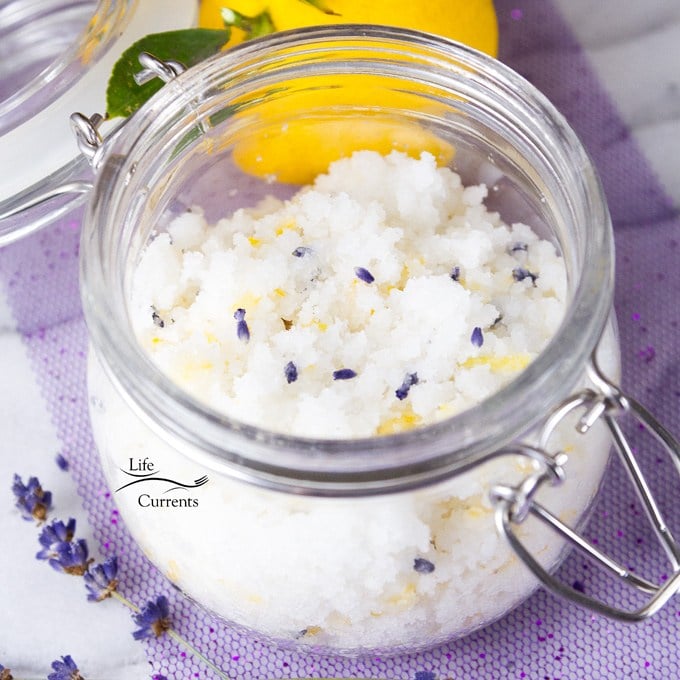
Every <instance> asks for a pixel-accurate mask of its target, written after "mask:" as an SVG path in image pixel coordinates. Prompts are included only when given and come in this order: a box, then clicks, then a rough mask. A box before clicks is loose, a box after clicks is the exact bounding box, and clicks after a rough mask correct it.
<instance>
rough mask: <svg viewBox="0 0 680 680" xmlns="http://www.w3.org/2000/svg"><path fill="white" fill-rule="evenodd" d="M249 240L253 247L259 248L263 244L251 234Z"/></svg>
mask: <svg viewBox="0 0 680 680" xmlns="http://www.w3.org/2000/svg"><path fill="white" fill-rule="evenodd" d="M248 241H249V242H250V245H251V246H253V248H258V247H259V246H261V245H262V241H261V240H260V239H259V238H256V237H255V236H249V237H248Z"/></svg>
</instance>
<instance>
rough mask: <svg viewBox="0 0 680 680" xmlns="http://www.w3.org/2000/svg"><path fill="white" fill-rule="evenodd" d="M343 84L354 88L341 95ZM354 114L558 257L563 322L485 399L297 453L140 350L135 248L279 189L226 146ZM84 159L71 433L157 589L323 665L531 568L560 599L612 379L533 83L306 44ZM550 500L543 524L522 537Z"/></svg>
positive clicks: (266, 55) (249, 52) (577, 233)
mask: <svg viewBox="0 0 680 680" xmlns="http://www.w3.org/2000/svg"><path fill="white" fill-rule="evenodd" d="M357 76H360V77H362V78H365V79H366V81H365V82H366V83H368V84H369V85H370V86H368V87H362V88H361V93H360V94H357V85H356V83H357V81H356V77H357ZM367 119H370V120H372V121H383V122H387V123H388V124H391V123H393V122H394V121H395V120H396V121H399V122H400V123H402V124H405V125H415V126H417V127H418V128H419V129H422V130H427V131H429V132H432V133H434V134H436V135H437V137H438V138H439V139H442V140H445V141H446V142H448V143H450V144H452V145H453V147H454V148H455V158H454V161H453V163H452V165H453V167H455V169H456V170H457V171H458V172H459V173H460V174H461V176H462V178H463V181H464V183H466V184H470V183H479V182H486V183H487V184H488V185H489V186H491V188H492V190H491V191H490V198H489V203H490V207H492V208H493V209H497V210H499V211H500V212H501V214H502V216H503V218H504V220H505V221H506V222H507V223H510V222H513V221H516V220H519V219H521V220H522V221H523V222H526V223H528V224H530V225H531V226H532V227H533V228H534V230H535V231H537V232H538V233H539V234H540V235H541V236H543V237H544V238H547V239H550V240H551V241H552V242H553V243H554V244H556V246H557V247H558V249H559V251H560V253H561V255H562V257H563V259H564V263H565V266H566V270H567V278H568V289H569V292H568V306H567V309H566V312H565V316H564V319H563V321H562V323H561V325H560V327H559V330H558V331H557V333H556V334H555V335H554V337H553V338H552V339H551V340H550V341H549V343H548V345H547V347H546V348H545V349H544V350H543V351H542V352H541V353H540V354H539V356H538V357H537V358H536V359H535V360H534V361H533V362H532V363H531V364H530V365H529V366H528V367H527V368H526V369H525V370H524V371H522V372H521V373H520V374H519V375H518V376H517V377H516V378H515V379H513V380H512V381H511V382H510V383H509V384H508V385H506V386H505V387H504V388H502V389H501V390H500V391H498V392H496V393H495V394H493V395H492V396H491V397H489V398H487V399H485V400H484V401H483V402H482V403H481V404H479V405H478V406H475V407H473V408H470V409H468V410H466V411H464V412H462V413H460V414H457V415H455V416H453V417H450V418H447V419H445V420H442V421H441V422H437V423H435V424H430V425H426V426H424V427H419V428H417V429H414V430H411V431H409V432H404V433H400V434H392V435H386V436H375V437H369V438H362V439H344V440H338V439H330V438H329V439H324V438H320V439H310V438H303V437H295V436H290V435H286V434H281V433H276V432H271V431H267V430H265V429H262V428H259V427H255V426H253V425H248V424H245V423H243V422H239V421H236V420H234V419H232V418H230V417H228V416H226V415H224V414H223V413H220V412H217V411H215V410H213V409H212V408H210V407H209V406H206V405H205V404H204V403H202V402H200V401H198V400H197V399H195V398H193V397H192V396H190V395H189V394H188V393H187V392H185V391H183V390H182V389H181V388H179V387H178V386H177V385H176V384H174V383H173V382H172V381H171V380H170V379H169V378H168V377H167V376H165V375H164V374H162V373H161V372H160V370H159V369H158V368H157V367H156V366H155V365H154V364H153V363H152V361H151V359H150V358H149V356H148V355H147V354H146V353H145V351H144V350H143V349H142V347H141V346H140V344H139V343H138V341H137V340H136V337H135V333H134V331H133V327H132V323H131V319H130V314H129V300H130V291H131V286H132V279H133V275H134V272H135V270H136V267H137V265H138V262H139V259H140V255H141V253H142V251H143V250H144V248H145V246H146V245H147V244H148V243H149V242H150V240H152V239H153V238H155V237H156V236H157V235H158V233H162V232H163V230H164V229H165V227H166V226H167V225H168V223H169V221H170V220H171V219H172V218H173V217H174V216H176V215H178V214H181V213H182V212H184V211H186V209H187V207H190V206H192V205H196V204H199V205H204V206H205V208H206V211H207V213H208V215H209V216H210V215H211V214H212V216H215V217H216V216H221V215H228V214H230V213H232V212H233V211H234V210H236V209H237V208H241V207H246V206H252V205H254V204H255V203H256V202H257V200H259V199H260V198H262V197H264V196H266V195H268V194H271V193H274V194H277V195H280V196H286V195H289V193H290V187H286V186H283V185H280V184H277V183H276V182H275V178H272V177H268V176H263V177H262V178H260V179H258V178H256V177H254V176H253V175H252V174H245V173H243V172H241V171H240V170H239V168H238V165H236V164H235V163H234V162H233V157H234V153H235V149H238V147H239V144H241V143H243V141H244V140H246V141H252V140H255V139H262V138H263V136H266V135H267V134H270V135H271V134H275V131H276V130H285V126H286V125H287V124H290V123H292V122H293V121H307V122H309V121H312V122H319V121H328V120H332V121H335V122H337V121H340V122H341V123H347V122H349V123H350V124H352V123H353V122H357V121H358V122H362V121H365V120H367ZM281 126H283V127H281ZM273 131H274V132H273ZM267 148H268V147H267V146H266V145H265V146H263V147H262V155H263V159H264V161H265V163H266V162H267V161H268V159H267ZM100 153H101V158H102V163H101V165H100V169H99V174H98V178H97V182H96V185H95V189H94V195H93V197H92V200H91V202H90V205H89V210H88V212H87V216H86V221H85V227H84V233H83V242H82V290H83V303H84V309H85V315H86V320H87V324H88V328H89V332H90V337H91V352H90V360H89V392H90V405H91V417H92V425H93V430H94V435H95V440H96V443H97V446H98V448H99V452H100V454H101V459H102V461H103V465H104V469H105V473H106V475H107V478H108V481H109V483H110V485H111V488H112V489H113V490H114V491H115V494H114V497H115V500H116V502H117V504H118V507H119V509H120V512H121V515H122V516H123V518H124V519H125V521H126V523H127V526H128V527H129V528H130V531H131V532H132V534H133V536H134V537H135V539H136V540H137V541H138V543H139V545H140V546H141V548H142V549H143V551H144V552H145V553H146V554H147V556H148V557H149V558H150V559H151V560H152V561H153V562H154V563H155V564H156V565H157V566H158V567H159V568H160V569H161V570H162V571H163V572H164V573H165V574H166V575H167V577H168V578H169V579H170V580H171V581H172V582H173V583H174V584H175V585H176V586H177V587H179V588H180V589H181V590H183V591H184V592H185V593H186V594H187V595H188V596H189V597H191V598H193V599H195V600H196V601H197V602H199V603H200V604H202V605H203V606H205V607H207V608H209V609H211V610H212V611H214V612H215V613H217V614H218V615H220V616H222V617H224V618H225V619H227V620H229V621H231V622H233V623H235V624H238V625H240V626H244V627H246V628H248V629H251V630H254V631H257V633H258V635H259V636H266V637H268V638H270V639H272V640H275V641H277V642H290V643H294V644H299V645H305V646H309V647H312V648H314V649H316V650H325V651H332V652H336V653H338V652H339V653H345V654H360V653H364V652H368V651H370V652H373V653H380V654H385V653H391V652H397V651H400V650H405V649H408V650H413V649H417V648H422V647H426V646H431V645H434V644H437V643H439V642H442V641H444V640H447V639H450V638H452V637H455V636H460V635H463V634H465V633H467V632H469V631H471V630H473V629H475V628H478V627H480V626H483V625H485V624H487V623H489V622H491V621H492V620H494V619H497V618H498V617H500V616H502V615H503V614H504V613H505V612H507V611H508V610H509V609H510V608H512V607H514V606H515V605H517V604H518V603H519V602H521V601H522V600H523V599H525V598H526V597H527V596H528V595H529V594H530V593H531V592H532V591H533V590H534V589H535V588H536V586H537V584H538V580H537V578H536V577H537V576H538V578H539V579H541V580H542V581H543V582H544V583H546V584H547V585H549V586H551V587H553V586H554V588H555V589H556V590H558V589H559V586H558V585H555V583H556V582H554V581H553V577H552V576H551V573H552V571H553V569H554V567H555V566H556V565H557V564H558V562H559V560H560V557H561V555H562V554H563V552H564V548H565V544H566V543H567V542H569V541H570V542H571V543H575V542H577V539H576V538H575V535H574V534H569V532H568V530H567V529H566V523H568V524H569V525H571V526H576V527H577V526H578V525H579V522H580V521H581V519H582V518H583V517H584V515H585V512H586V510H587V508H588V506H589V505H590V503H591V501H592V499H593V497H594V496H595V494H596V493H597V490H598V487H599V484H600V481H601V479H602V477H603V474H604V470H605V466H606V463H607V460H608V456H609V449H610V439H609V435H608V433H607V428H606V427H605V424H607V425H608V424H609V416H610V415H611V414H612V413H613V412H614V410H615V409H617V408H618V409H623V408H628V402H627V401H625V400H624V397H623V396H622V395H620V393H619V392H618V391H617V390H616V388H615V387H614V386H613V385H612V384H611V383H609V382H608V381H607V380H606V379H605V378H604V377H603V374H606V375H610V376H613V377H615V378H616V377H617V375H618V370H619V357H618V347H617V340H616V334H615V330H614V327H613V321H612V287H613V244H612V232H611V224H610V218H609V214H608V211H607V207H606V204H605V200H604V197H603V193H602V189H601V187H600V184H599V182H598V179H597V176H596V173H595V171H594V169H593V167H592V165H591V163H590V161H589V159H588V157H587V155H586V153H585V152H584V150H583V148H582V146H581V144H580V143H579V141H578V140H577V138H576V136H575V135H574V133H573V131H572V130H571V129H570V128H569V127H568V125H567V124H566V122H565V121H564V119H563V118H562V116H561V115H560V114H559V113H558V112H557V111H556V110H555V109H554V107H553V106H552V105H551V104H550V103H549V102H548V101H547V100H546V99H545V98H544V97H543V96H542V95H541V94H540V93H539V92H537V91H536V90H535V89H534V88H533V87H532V86H531V85H530V84H528V83H527V82H525V81H524V80H523V79H522V78H521V77H519V76H518V75H516V74H515V73H513V72H512V71H510V70H509V69H508V68H506V67H504V66H503V65H502V64H500V63H498V62H496V61H494V60H492V59H490V58H487V57H485V56H483V55H481V54H478V53H476V52H475V51H473V50H470V49H467V48H465V47H463V46H461V45H458V44H455V43H452V42H449V41H446V40H443V39H439V38H435V37H433V36H428V35H425V34H421V33H416V32H409V31H403V30H397V29H387V28H381V27H369V26H359V27H357V26H352V27H343V26H339V27H333V28H318V29H308V30H302V31H299V32H293V33H289V34H277V35H273V36H270V37H267V38H265V39H262V40H257V41H253V42H250V43H246V44H244V45H242V46H239V47H238V48H237V49H234V50H231V51H229V52H228V53H225V54H222V55H219V56H218V57H215V58H213V59H210V60H208V61H206V62H205V63H203V64H201V65H200V66H198V67H195V68H193V69H191V70H189V71H187V72H186V73H183V74H181V75H179V76H178V77H176V78H174V79H171V80H170V82H169V83H168V84H167V85H166V86H165V87H164V88H163V89H162V90H161V91H160V92H159V93H158V94H157V95H156V96H155V97H154V98H153V99H152V100H151V101H150V102H148V103H147V104H146V105H145V106H144V107H143V108H142V109H141V110H140V111H139V112H138V113H137V114H136V115H135V116H134V117H133V118H132V119H131V120H129V122H128V123H127V125H126V126H125V128H124V130H123V131H122V132H121V134H119V135H117V136H115V137H114V138H112V139H110V140H106V141H105V142H104V146H103V148H102V149H101V150H100ZM210 219H212V217H210ZM595 356H596V357H597V358H596V359H595V358H594V357H595ZM600 366H601V367H602V370H600ZM582 414H585V416H584V417H583V418H581V419H580V420H579V421H578V431H577V429H576V428H575V427H574V418H576V419H577V420H578V416H580V415H582ZM599 416H602V417H599ZM595 421H598V422H595ZM562 452H568V453H567V454H565V453H562ZM172 489H174V492H173V491H171V490H172ZM172 499H175V500H172ZM546 507H549V508H550V509H551V513H550V514H546V515H544V518H543V519H546V518H547V521H544V522H543V523H538V522H535V523H533V524H532V523H531V522H525V521H524V519H525V517H526V516H527V515H528V514H532V513H533V514H536V513H540V511H541V509H543V510H545V508H546ZM549 525H550V526H549ZM497 529H498V530H497ZM556 530H557V531H556ZM503 534H505V537H504V536H503ZM505 538H509V539H510V543H512V548H511V546H510V545H509V543H508V541H506V540H505ZM523 546H524V553H523V552H522V550H523ZM581 547H583V546H581ZM513 548H514V550H515V551H518V552H519V553H520V556H521V559H520V558H519V557H518V556H517V555H516V554H515V552H514V551H513ZM591 556H592V555H591ZM532 560H533V562H532ZM523 561H524V562H526V563H527V564H528V565H529V566H530V569H527V568H526V566H525V565H524V564H523V563H522V562H523ZM532 571H533V572H534V573H533V574H532ZM671 580H672V579H671ZM570 596H573V599H577V600H578V599H579V598H581V600H584V602H583V603H584V604H587V605H589V606H594V607H595V608H598V607H599V608H600V610H601V611H604V612H605V613H612V614H614V615H616V613H614V612H613V610H611V611H608V610H607V607H606V606H605V605H598V604H594V603H589V602H586V601H585V598H584V597H583V596H582V595H581V594H580V593H576V592H574V593H572V594H571V595H570ZM663 597H665V595H660V594H658V598H659V599H663ZM669 597H670V596H669ZM647 613H648V612H644V615H646V614H647ZM621 615H622V616H623V617H625V616H626V614H625V613H624V614H621ZM641 615H642V614H640V613H639V612H637V613H636V614H635V615H634V616H641ZM632 616H633V615H632Z"/></svg>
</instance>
